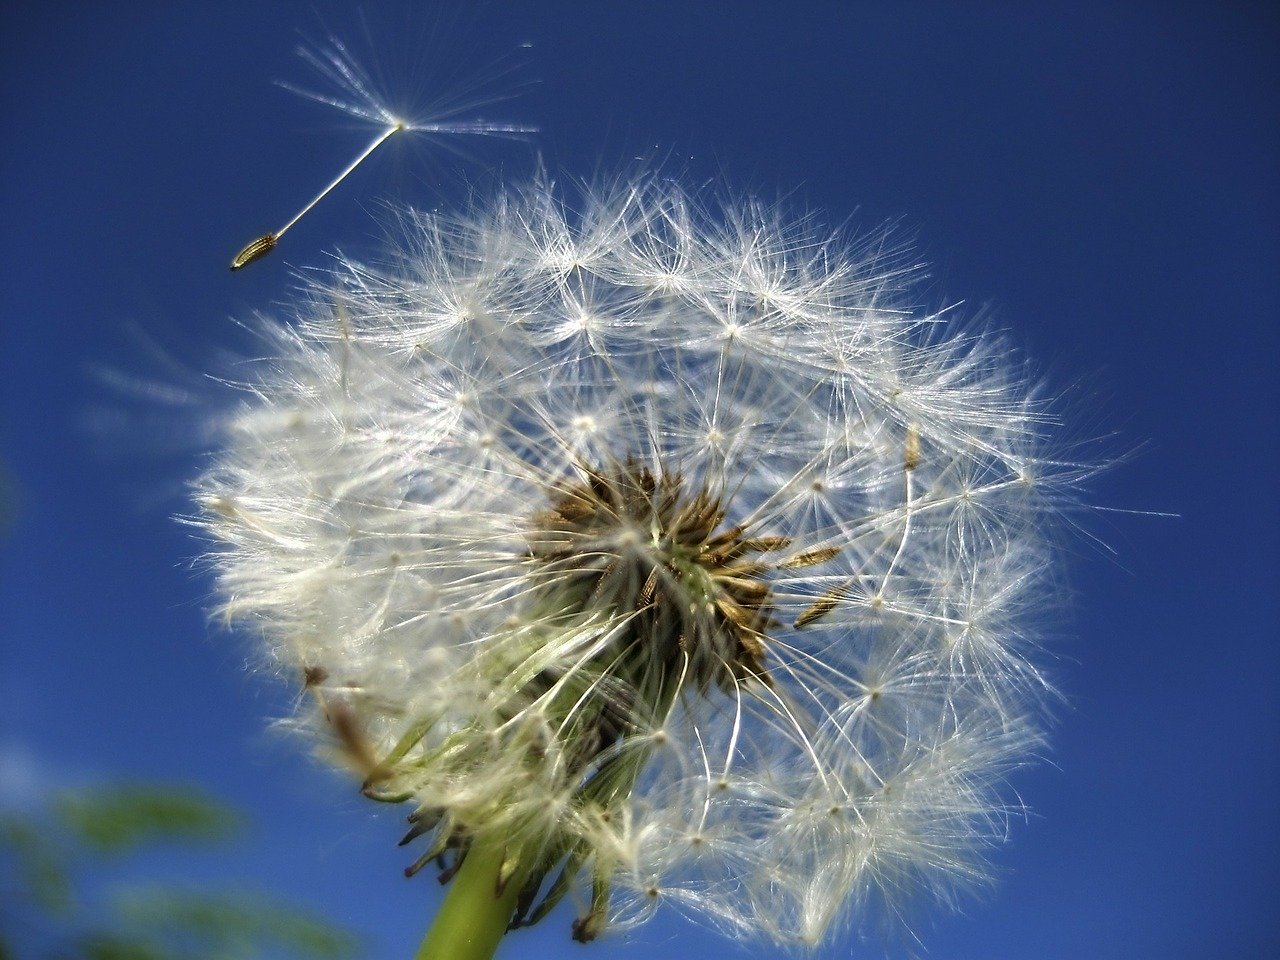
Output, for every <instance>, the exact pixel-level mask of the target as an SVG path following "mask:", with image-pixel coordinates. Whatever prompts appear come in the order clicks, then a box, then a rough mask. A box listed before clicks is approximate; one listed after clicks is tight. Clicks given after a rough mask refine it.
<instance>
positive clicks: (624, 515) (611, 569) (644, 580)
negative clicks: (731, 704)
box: [529, 459, 789, 702]
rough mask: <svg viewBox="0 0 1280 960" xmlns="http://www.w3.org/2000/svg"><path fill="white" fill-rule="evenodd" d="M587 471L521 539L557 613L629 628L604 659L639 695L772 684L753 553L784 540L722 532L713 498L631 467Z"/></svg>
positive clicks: (763, 592)
mask: <svg viewBox="0 0 1280 960" xmlns="http://www.w3.org/2000/svg"><path fill="white" fill-rule="evenodd" d="M584 472H585V477H584V478H583V479H577V480H573V481H569V482H565V483H562V484H560V485H559V486H558V487H557V489H556V491H555V493H554V496H553V499H552V504H551V506H550V507H549V508H548V509H547V510H545V511H543V512H541V513H540V514H538V515H537V517H535V519H534V523H533V529H532V531H531V532H530V534H529V545H530V550H529V557H530V560H531V561H532V563H533V564H534V565H535V570H534V574H533V575H534V577H535V579H537V580H539V581H541V582H542V583H544V584H545V590H546V591H547V592H548V593H549V594H552V595H553V596H554V601H555V603H556V605H557V606H558V608H559V609H563V610H565V611H566V613H569V614H571V615H575V616H576V615H581V614H583V613H589V612H592V611H603V612H606V613H607V614H608V615H610V616H611V617H618V616H623V617H626V618H628V619H627V623H626V627H625V629H623V630H621V631H620V632H619V634H618V640H617V641H616V643H615V644H614V646H615V647H616V648H617V649H616V650H612V651H610V652H609V653H608V654H607V655H606V658H607V659H608V660H610V661H611V662H614V663H618V664H623V665H625V666H623V668H622V669H623V673H624V674H630V675H629V676H625V679H627V680H628V681H630V682H631V683H632V684H633V686H634V689H636V690H637V691H638V692H640V693H642V694H643V693H645V692H646V691H650V690H655V691H656V690H657V689H658V688H663V689H665V687H666V686H668V685H669V684H670V683H672V682H673V678H676V677H679V676H681V675H684V676H686V677H687V678H688V680H690V681H692V682H693V684H694V685H695V686H696V687H697V689H698V690H699V691H701V692H706V691H707V690H708V689H709V688H710V687H711V686H712V684H716V685H718V686H719V687H721V688H722V689H726V690H729V689H732V688H733V687H735V686H736V685H738V684H740V683H744V682H747V683H750V682H759V683H764V684H771V683H772V680H771V678H770V676H769V671H768V666H767V664H766V662H765V661H766V654H767V649H766V640H767V636H766V634H767V631H768V630H769V629H770V628H771V627H774V626H776V625H777V621H776V620H775V619H774V616H773V614H774V605H773V600H772V594H771V590H770V587H769V583H768V581H767V580H766V579H765V574H766V573H767V572H768V571H769V569H770V568H771V566H772V565H771V564H769V563H767V562H765V561H764V560H763V559H762V558H761V555H762V554H766V553H769V552H773V551H778V550H782V549H784V548H785V547H786V546H787V545H788V544H789V541H788V540H787V539H786V538H783V537H755V538H753V537H749V536H747V535H746V534H745V532H744V531H743V530H742V528H741V527H727V528H723V529H722V527H723V525H724V522H725V509H724V506H723V503H722V500H721V498H719V497H718V496H716V495H714V494H712V493H711V492H709V491H707V490H705V489H701V490H693V491H691V490H689V489H688V488H687V485H686V484H685V482H684V480H683V478H682V477H681V476H680V474H678V473H663V474H656V473H655V472H654V471H653V470H652V469H651V468H649V467H648V466H644V465H642V464H640V463H638V462H636V461H635V460H634V459H628V460H626V461H623V462H619V463H616V464H613V465H611V466H608V467H605V468H592V469H588V470H586V471H584ZM615 675H618V674H616V673H615ZM668 702H669V699H668Z"/></svg>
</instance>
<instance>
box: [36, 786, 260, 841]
mask: <svg viewBox="0 0 1280 960" xmlns="http://www.w3.org/2000/svg"><path fill="white" fill-rule="evenodd" d="M55 809H56V811H57V814H58V816H59V818H60V819H61V820H62V822H63V824H64V825H65V826H66V827H67V828H68V829H69V830H70V831H71V832H72V833H73V834H74V835H75V837H76V838H77V839H78V840H79V841H80V842H81V843H83V844H85V845H87V846H90V847H92V848H94V849H95V850H98V851H100V852H102V853H113V854H119V853H126V852H129V851H132V850H134V849H136V848H137V847H138V846H140V845H141V844H144V843H157V842H179V843H181V842H217V841H222V840H229V839H231V838H233V837H235V836H236V835H237V834H240V833H242V832H243V830H244V826H245V824H244V820H243V818H242V817H241V816H240V814H238V813H236V812H235V811H234V810H231V809H230V808H228V807H225V806H223V805H221V804H219V803H217V802H216V801H214V800H211V799H210V798H209V797H206V796H204V795H202V794H199V793H196V792H195V791H192V790H189V789H183V788H175V787H163V788H157V787H148V786H139V785H123V786H114V787H107V788H105V789H102V790H85V791H81V792H78V793H72V794H64V795H63V796H61V797H59V798H58V800H57V801H56V803H55Z"/></svg>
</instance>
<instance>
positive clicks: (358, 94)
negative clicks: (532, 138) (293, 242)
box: [231, 37, 536, 271]
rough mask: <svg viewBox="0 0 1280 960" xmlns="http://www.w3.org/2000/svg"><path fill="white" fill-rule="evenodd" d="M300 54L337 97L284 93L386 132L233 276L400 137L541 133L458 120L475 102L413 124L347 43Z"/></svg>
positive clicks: (259, 242) (255, 246)
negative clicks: (388, 100)
mask: <svg viewBox="0 0 1280 960" xmlns="http://www.w3.org/2000/svg"><path fill="white" fill-rule="evenodd" d="M298 52H299V55H300V56H302V58H303V59H304V60H306V61H307V62H308V63H309V64H311V66H313V67H314V68H315V69H316V71H317V72H319V74H320V75H321V76H322V77H323V78H324V79H325V80H326V81H327V83H328V84H329V85H330V86H331V87H332V88H333V89H334V91H336V92H334V93H318V92H315V91H311V90H306V89H303V88H300V87H295V86H293V85H292V84H287V83H282V84H281V86H282V87H284V88H285V89H287V90H291V91H293V92H294V93H296V94H298V95H299V96H303V97H306V98H307V99H309V100H315V101H316V102H318V103H323V104H326V105H328V106H330V107H334V108H335V109H337V110H341V111H342V112H343V113H345V114H347V115H348V116H351V117H355V118H356V119H358V120H361V121H368V122H371V123H374V124H376V125H378V126H379V127H381V131H380V132H379V133H378V135H377V136H376V137H374V138H373V141H372V142H371V143H370V144H369V145H368V146H367V147H365V148H364V150H362V151H361V152H360V154H359V155H358V156H357V157H356V158H355V159H354V160H352V161H351V162H350V163H349V164H347V166H346V168H345V169H344V170H343V171H342V172H341V173H339V174H338V175H337V176H336V177H335V178H334V179H333V180H331V181H330V182H329V185H328V186H326V187H325V188H324V189H323V190H321V191H320V192H319V193H318V194H316V196H315V197H314V198H313V199H312V200H311V202H310V203H308V204H307V205H306V206H304V207H303V208H302V209H301V210H299V211H298V212H297V213H296V214H294V216H293V218H292V219H291V220H289V222H288V223H286V224H285V225H284V226H283V227H281V228H280V229H278V230H275V231H272V232H271V233H264V234H263V235H262V236H260V237H257V238H255V239H253V240H250V241H249V242H248V243H247V244H245V246H244V248H243V249H241V250H240V252H239V253H237V254H236V255H235V257H233V258H232V260H231V269H232V270H233V271H235V270H242V269H244V268H245V267H247V266H248V265H249V264H251V263H253V262H254V261H257V260H261V259H262V258H263V257H265V256H266V255H267V254H269V253H270V252H271V251H272V250H274V249H275V248H276V244H278V243H279V242H280V238H281V237H283V236H284V235H285V232H286V231H288V230H289V229H291V228H292V227H293V226H294V224H296V223H297V222H298V221H299V220H301V219H302V218H303V217H305V216H306V215H307V214H308V213H310V212H311V210H312V209H313V208H314V207H315V205H316V204H318V203H319V202H320V201H321V200H323V199H324V198H325V197H327V196H328V195H329V194H330V193H332V192H333V190H334V189H335V188H336V187H337V186H338V184H340V183H342V181H343V180H345V179H347V177H349V176H351V174H352V173H354V172H355V169H356V167H358V166H360V164H362V163H364V162H365V160H367V159H369V157H370V156H371V155H372V154H373V152H374V151H375V150H377V149H378V147H380V146H382V145H383V144H384V143H386V142H387V140H389V139H391V137H392V136H394V135H395V134H397V133H422V134H430V135H433V136H442V135H449V134H465V135H469V136H514V137H519V136H524V135H527V134H530V133H535V132H536V128H535V127H528V126H524V125H521V124H515V123H493V122H490V121H486V120H478V119H471V120H462V119H458V118H457V116H456V115H457V114H458V113H460V112H461V111H462V110H464V109H466V108H468V107H470V106H473V105H476V104H475V103H474V102H472V101H463V102H461V103H455V104H452V105H449V106H441V107H437V109H436V111H435V112H433V113H430V114H428V115H427V116H425V117H424V118H422V119H417V120H411V119H407V118H406V117H403V116H401V115H399V114H397V113H395V112H394V111H393V110H392V109H391V108H390V107H389V106H387V104H386V102H385V100H384V99H383V98H382V96H381V95H380V94H379V93H378V92H377V90H376V87H375V85H374V83H373V80H372V79H371V78H370V77H369V75H368V73H367V72H366V71H365V70H364V68H363V67H361V66H360V64H359V63H358V62H357V61H356V60H355V59H354V58H353V57H352V56H351V54H350V53H349V52H348V51H347V48H346V46H345V45H344V44H343V43H342V41H341V40H338V39H336V38H332V37H331V38H330V39H329V43H328V45H326V46H319V47H316V48H312V47H306V46H304V47H302V48H300V49H299V51H298ZM480 102H483V101H480Z"/></svg>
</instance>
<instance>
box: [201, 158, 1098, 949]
mask: <svg viewBox="0 0 1280 960" xmlns="http://www.w3.org/2000/svg"><path fill="white" fill-rule="evenodd" d="M403 234H404V239H403V245H402V246H401V247H400V248H399V249H397V250H395V251H393V252H392V253H391V255H390V256H388V257H387V258H386V262H384V263H382V264H380V265H369V264H364V263H359V262H356V261H353V260H348V259H340V260H339V261H338V266H337V267H336V268H335V269H334V270H333V272H332V273H331V274H329V275H327V276H326V277H324V278H323V279H318V280H313V281H312V286H311V288H310V290H309V293H308V294H307V295H306V296H305V297H304V301H303V302H302V303H301V304H300V305H299V307H298V310H297V317H296V319H295V321H294V322H292V323H290V324H284V323H268V324H266V325H265V326H264V328H263V333H264V336H266V337H267V338H268V339H269V340H270V342H271V345H272V346H271V349H270V350H269V351H268V354H269V355H270V356H271V359H269V360H267V361H265V362H264V363H263V365H262V367H261V369H260V370H259V371H258V373H257V375H256V377H255V378H254V379H253V380H252V382H251V383H250V384H249V386H248V395H247V399H246V401H245V403H244V405H243V407H242V409H240V410H239V412H238V413H237V414H236V415H235V416H234V418H233V419H232V421H231V423H230V425H229V428H228V432H227V437H226V440H225V445H224V448H223V449H222V450H221V452H220V453H219V454H218V456H217V459H216V463H215V464H214V466H213V467H212V468H211V469H210V471H209V472H208V474H207V475H206V476H205V477H204V479H203V481H202V483H201V485H200V502H201V504H202V506H203V514H202V520H201V522H202V523H203V525H204V527H205V528H206V530H207V531H208V533H209V534H210V535H211V538H212V540H213V541H214V544H215V546H214V548H213V558H214V561H215V563H216V566H217V569H218V573H219V578H220V581H219V582H220V587H219V589H220V596H221V599H222V611H223V613H224V614H225V615H226V616H227V617H228V618H231V619H233V620H238V621H242V622H245V623H248V624H251V625H252V626H253V627H255V628H256V630H257V631H258V632H259V633H260V634H261V636H262V637H263V639H264V641H265V646H266V648H267V650H268V651H269V658H270V661H271V663H272V664H274V665H275V666H276V667H277V668H278V669H279V670H282V671H283V672H284V673H285V674H286V675H292V676H294V677H296V678H297V679H298V682H299V683H300V684H301V685H303V686H304V687H305V689H306V690H307V691H308V693H309V696H308V697H307V698H305V699H304V700H303V701H302V702H300V705H299V711H298V717H297V722H298V723H299V724H300V725H302V726H303V727H305V728H306V729H308V730H309V731H311V732H313V733H314V735H315V736H316V737H317V738H318V740H319V742H320V743H321V744H322V745H323V749H325V750H326V751H327V753H328V755H329V756H331V757H332V758H333V759H334V760H335V762H338V763H341V764H344V765H346V766H348V767H351V768H354V769H355V770H356V771H357V773H358V775H359V777H360V778H361V779H362V781H363V790H364V792H365V793H366V794H367V795H368V796H369V797H371V798H373V799H376V800H383V801H390V802H403V803H408V804H411V805H412V808H413V809H412V813H411V814H410V817H409V820H410V824H411V828H410V830H409V833H408V835H407V836H406V837H405V841H404V842H405V843H420V844H421V846H420V847H419V853H420V856H418V857H417V859H416V861H415V862H414V863H413V864H412V865H411V866H410V867H409V869H408V871H407V872H408V873H411V874H412V873H416V872H417V871H418V870H420V869H422V868H423V867H425V866H426V865H427V864H429V863H432V862H435V863H437V864H438V865H439V866H440V867H441V869H442V877H441V879H443V880H450V881H451V883H452V888H451V890H450V893H449V894H448V896H447V899H446V902H445V906H444V908H443V909H442V912H441V915H440V917H439V918H438V920H437V923H436V925H435V927H434V928H433V930H432V932H431V933H430V934H429V935H428V939H427V940H426V941H425V942H424V944H423V947H422V950H421V952H420V953H419V956H420V957H444V956H450V957H472V956H476V957H480V956H487V955H488V952H489V951H491V950H492V949H494V947H495V945H496V944H497V942H498V941H499V939H500V938H501V937H502V936H503V934H504V931H506V930H507V929H508V928H516V927H521V926H525V925H528V924H532V923H536V922H538V921H539V920H541V919H542V918H543V917H544V916H546V915H547V914H548V913H549V912H550V911H551V910H552V909H553V908H554V907H555V906H556V905H557V904H558V903H560V902H562V901H564V900H566V899H567V900H568V901H570V902H573V903H575V904H576V908H575V909H576V913H575V917H576V919H575V920H574V921H573V923H572V925H571V933H572V935H573V937H575V938H576V939H578V940H582V941H588V940H591V939H593V938H595V937H597V936H600V935H602V934H604V933H607V932H611V931H617V930H623V929H627V928H629V927H631V926H634V925H636V924H639V923H641V922H642V921H644V920H645V919H646V918H647V917H649V916H650V915H652V914H653V913H654V912H655V911H656V910H657V909H659V907H660V906H662V905H666V906H668V907H673V908H675V909H676V910H678V911H682V912H687V913H688V914H690V915H692V916H695V917H698V918H701V919H703V920H706V921H708V922H711V923H714V924H717V925H719V926H721V927H724V928H725V929H727V930H729V931H732V932H733V933H734V934H735V935H739V936H754V937H758V938H762V939H763V940H765V941H768V942H774V943H777V944H782V945H794V946H804V945H814V944H817V943H820V942H822V941H823V940H824V938H827V937H831V936H836V935H839V934H840V931H842V930H846V929H848V928H849V927H850V926H852V925H854V924H860V923H862V922H863V921H864V920H865V919H866V918H867V917H869V916H871V915H872V914H873V913H882V912H884V911H886V910H887V911H888V913H889V914H890V915H893V914H895V913H899V912H901V911H902V909H903V908H904V905H905V904H906V903H907V902H908V901H910V900H911V898H912V897H914V896H916V895H917V894H920V893H922V892H923V893H926V894H931V895H933V896H936V897H937V898H939V899H941V900H943V901H946V902H950V901H951V900H952V899H953V898H954V897H955V895H956V894H957V893H958V892H959V891H960V890H962V889H963V888H965V887H967V886H971V885H972V884H975V883H980V882H982V881H983V879H984V878H985V877H986V876H987V874H986V871H985V869H984V866H983V854H984V851H985V850H986V849H987V848H988V846H990V845H991V844H993V843H994V842H996V841H998V840H1000V839H1001V838H1002V836H1003V834H1004V830H1005V825H1004V819H1005V814H1006V812H1007V810H1008V807H1007V805H1006V802H1005V800H1004V799H1002V793H1003V791H1002V790H1001V785H1002V782H1003V777H1004V775H1005V773H1006V772H1007V771H1008V770H1009V769H1010V768H1011V767H1012V766H1014V765H1016V764H1018V763H1020V762H1022V761H1023V760H1024V758H1025V757H1026V755H1027V753H1028V751H1029V749H1030V748H1031V746H1032V745H1033V744H1034V743H1035V742H1036V737H1037V734H1036V713H1037V704H1038V703H1039V702H1040V700H1041V699H1042V698H1041V694H1042V693H1043V691H1044V689H1045V685H1044V681H1043V679H1042V677H1041V674H1040V673H1039V671H1038V670H1037V668H1036V666H1035V665H1034V664H1033V663H1032V662H1031V661H1030V660H1029V659H1028V651H1029V648H1030V638H1029V637H1028V634H1027V632H1026V630H1027V621H1028V616H1027V614H1028V610H1029V608H1035V607H1036V606H1038V605H1040V604H1042V603H1043V600H1044V596H1043V593H1044V591H1043V589H1042V584H1043V582H1044V577H1045V572H1046V569H1047V564H1048V563H1049V560H1050V555H1049V551H1048V549H1047V547H1046V543H1045V536H1044V531H1045V521H1046V520H1047V519H1048V518H1049V517H1050V516H1051V514H1052V513H1053V511H1054V509H1055V508H1056V507H1057V506H1058V505H1059V504H1060V503H1061V502H1062V500H1063V498H1064V496H1065V495H1066V493H1068V492H1069V488H1070V486H1071V484H1072V483H1073V482H1074V481H1075V480H1076V479H1078V478H1079V476H1080V472H1079V471H1078V470H1077V469H1076V468H1073V467H1071V466H1070V465H1064V464H1060V463H1053V462H1050V461H1049V460H1047V459H1046V458H1045V457H1044V455H1043V454H1042V453H1041V452H1040V451H1041V449H1042V448H1043V446H1044V442H1045V439H1046V433H1047V431H1048V430H1049V428H1050V426H1051V418H1050V416H1049V414H1048V411H1047V409H1046V406H1045V403H1044V401H1043V400H1041V399H1040V398H1038V396H1037V394H1036V391H1035V390H1034V389H1033V388H1032V386H1031V385H1030V384H1029V383H1027V382H1026V381H1025V380H1024V379H1023V376H1022V371H1021V369H1020V368H1019V367H1018V366H1017V365H1015V364H1014V363H1013V362H1012V359H1011V357H1010V355H1009V352H1008V350H1007V349H1006V348H1005V347H1004V346H1003V345H1002V344H1001V343H1000V342H999V341H998V340H996V339H994V338H991V337H988V336H985V335H983V334H981V333H977V332H973V331H969V332H967V333H963V332H962V333H957V332H955V331H953V330H951V329H950V328H949V327H947V326H946V324H945V323H944V315H943V314H942V313H931V312H928V311H921V310H919V309H918V307H917V306H916V305H915V304H914V303H913V302H912V299H911V298H912V286H913V281H914V279H915V278H916V276H917V274H918V272H919V271H918V269H916V268H915V267H913V266H912V265H911V264H910V262H909V261H908V260H907V259H906V251H905V250H902V249H898V248H893V247H892V246H891V245H886V244H885V243H884V242H883V240H882V238H881V239H880V240H877V241H875V242H865V243H862V244H860V245H859V244H854V243H851V242H850V241H847V240H845V239H842V238H841V237H840V236H837V235H826V234H823V233H821V232H820V231H819V230H818V228H817V227H816V226H814V224H813V222H812V221H811V220H805V221H802V222H800V223H793V222H789V221H788V220H787V219H786V217H785V215H784V214H783V213H781V212H779V211H777V210H774V209H770V208H767V207H765V206H762V205H760V204H755V203H748V204H734V203H725V204H718V203H716V202H714V201H713V200H711V199H710V198H707V197H699V196H691V195H689V194H687V193H685V192H684V191H682V190H681V189H680V188H679V187H678V186H676V185H674V184H673V183H671V182H669V181H667V180H665V179H663V178H662V177H661V176H660V175H657V174H652V173H650V174H645V175H640V176H636V177H632V178H628V179H625V180H620V181H618V182H617V183H615V184H613V185H612V186H607V187H600V188H590V189H586V190H584V191H582V195H581V196H578V197H577V198H576V199H574V200H567V199H565V197H564V195H563V194H562V192H561V191H559V190H558V189H557V188H556V187H555V186H554V185H553V184H551V183H550V182H549V181H548V180H547V179H545V178H543V179H539V180H536V181H535V182H534V183H533V185H531V186H529V187H527V188H525V189H523V190H508V191H506V192H502V193H501V194H500V195H499V196H498V197H497V198H496V199H494V200H492V201H491V202H489V203H487V204H484V205H481V206H477V207H474V208H472V209H469V210H466V211H464V212H462V213H459V214H456V215H448V214H443V213H430V214H428V213H410V214H406V215H405V217H404V221H403Z"/></svg>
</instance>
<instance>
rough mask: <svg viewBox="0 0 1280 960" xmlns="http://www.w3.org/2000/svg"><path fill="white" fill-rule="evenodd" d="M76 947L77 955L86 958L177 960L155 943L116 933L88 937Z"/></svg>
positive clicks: (93, 959)
mask: <svg viewBox="0 0 1280 960" xmlns="http://www.w3.org/2000/svg"><path fill="white" fill-rule="evenodd" d="M76 947H77V950H76V953H75V956H76V957H78V958H79V957H83V958H84V960H176V958H174V957H172V956H170V955H169V954H167V953H164V952H163V950H161V949H160V948H158V947H156V946H155V945H154V944H149V943H140V942H139V941H137V940H133V939H130V938H129V937H122V936H119V935H117V934H114V933H112V934H95V935H93V936H89V937H86V938H84V939H83V940H81V941H80V942H79V943H78V944H77V945H76Z"/></svg>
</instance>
